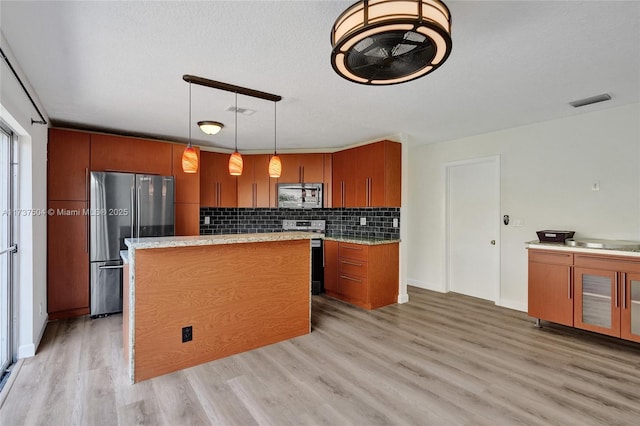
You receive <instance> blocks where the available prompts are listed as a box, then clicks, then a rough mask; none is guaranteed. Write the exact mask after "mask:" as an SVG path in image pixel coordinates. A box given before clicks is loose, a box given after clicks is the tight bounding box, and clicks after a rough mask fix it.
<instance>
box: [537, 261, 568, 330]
mask: <svg viewBox="0 0 640 426" xmlns="http://www.w3.org/2000/svg"><path fill="white" fill-rule="evenodd" d="M548 256H557V257H558V259H554V258H551V259H549V260H550V261H556V262H555V263H557V264H553V263H541V262H537V261H535V260H536V259H535V257H536V254H535V253H532V251H530V252H529V310H528V314H529V316H530V317H534V318H539V319H543V320H546V321H551V322H555V323H558V324H563V325H568V326H573V291H572V290H573V288H572V270H571V269H572V268H571V266H568V265H563V264H562V261H563V260H565V259H568V258H569V257H571V256H573V255H572V254H565V253H549V254H548ZM532 257H533V259H532ZM545 260H546V259H545Z"/></svg>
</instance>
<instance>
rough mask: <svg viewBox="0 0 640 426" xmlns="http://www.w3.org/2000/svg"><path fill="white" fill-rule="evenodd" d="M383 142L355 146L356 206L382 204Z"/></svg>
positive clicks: (377, 205)
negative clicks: (356, 170)
mask: <svg viewBox="0 0 640 426" xmlns="http://www.w3.org/2000/svg"><path fill="white" fill-rule="evenodd" d="M384 147H385V143H384V142H377V143H372V144H369V145H365V146H361V147H358V148H357V151H358V152H357V168H358V172H357V179H356V206H358V207H373V206H375V207H382V206H384V193H385V188H384V171H385V170H384V166H385V161H384V155H385V148H384Z"/></svg>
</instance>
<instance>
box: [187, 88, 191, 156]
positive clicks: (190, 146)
mask: <svg viewBox="0 0 640 426" xmlns="http://www.w3.org/2000/svg"><path fill="white" fill-rule="evenodd" d="M187 146H188V147H189V148H191V83H189V145H187Z"/></svg>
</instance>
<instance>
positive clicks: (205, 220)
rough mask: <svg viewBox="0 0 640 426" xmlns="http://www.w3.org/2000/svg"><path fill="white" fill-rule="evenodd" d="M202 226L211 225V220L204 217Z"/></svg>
mask: <svg viewBox="0 0 640 426" xmlns="http://www.w3.org/2000/svg"><path fill="white" fill-rule="evenodd" d="M204 224H205V225H211V218H210V217H209V216H205V217H204Z"/></svg>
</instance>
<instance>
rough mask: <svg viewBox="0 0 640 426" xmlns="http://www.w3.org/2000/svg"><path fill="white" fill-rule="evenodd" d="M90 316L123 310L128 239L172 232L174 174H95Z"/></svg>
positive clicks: (93, 185) (92, 184)
mask: <svg viewBox="0 0 640 426" xmlns="http://www.w3.org/2000/svg"><path fill="white" fill-rule="evenodd" d="M89 206H90V209H89V210H90V211H89V214H90V215H91V216H90V228H91V229H90V233H89V235H90V257H89V262H90V263H89V274H90V282H91V316H92V317H96V316H100V315H106V314H110V313H115V312H122V268H123V266H122V260H121V258H120V251H121V250H126V249H127V247H126V246H125V244H124V239H125V238H131V237H133V238H136V237H163V236H168V235H174V181H173V177H172V176H154V175H141V174H133V173H116V172H107V173H103V172H91V197H90V204H89Z"/></svg>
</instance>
